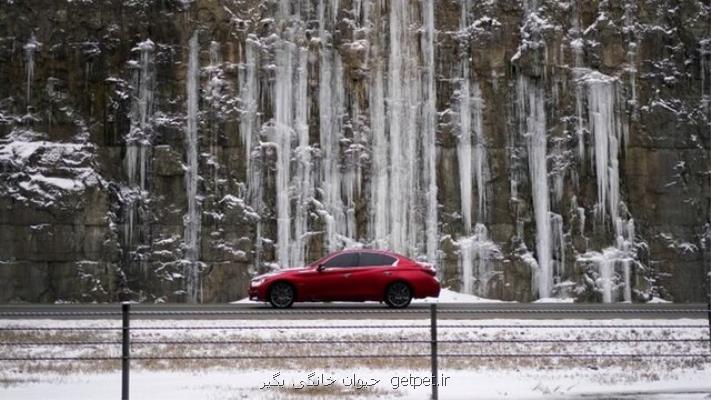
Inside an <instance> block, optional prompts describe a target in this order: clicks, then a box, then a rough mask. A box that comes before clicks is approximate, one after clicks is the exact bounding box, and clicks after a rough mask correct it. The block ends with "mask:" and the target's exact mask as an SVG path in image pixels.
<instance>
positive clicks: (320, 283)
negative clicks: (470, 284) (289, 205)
mask: <svg viewBox="0 0 711 400" xmlns="http://www.w3.org/2000/svg"><path fill="white" fill-rule="evenodd" d="M435 275H436V274H435V270H434V268H432V267H431V266H429V265H427V264H422V263H418V262H416V261H413V260H411V259H409V258H407V257H404V256H401V255H399V254H395V253H391V252H386V251H378V250H347V251H341V252H337V253H333V254H329V255H327V256H326V257H324V258H322V259H320V260H318V261H316V262H314V263H312V264H311V265H308V266H306V267H304V268H293V269H284V270H281V271H277V272H272V273H268V274H264V275H259V276H257V277H255V278H254V279H252V281H251V284H250V287H249V298H250V300H256V301H268V302H269V303H271V305H272V306H273V307H276V308H286V307H290V306H291V305H292V304H293V303H294V302H301V301H369V300H370V301H384V302H385V303H387V305H389V306H390V307H394V308H402V307H407V306H408V305H409V304H410V301H411V300H412V299H413V298H423V297H437V296H439V290H440V286H439V281H438V280H437V278H436V276H435Z"/></svg>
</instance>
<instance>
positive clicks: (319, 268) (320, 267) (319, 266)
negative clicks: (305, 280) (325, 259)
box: [316, 264, 326, 272]
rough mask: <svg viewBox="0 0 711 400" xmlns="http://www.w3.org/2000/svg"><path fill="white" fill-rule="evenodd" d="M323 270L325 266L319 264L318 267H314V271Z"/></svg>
mask: <svg viewBox="0 0 711 400" xmlns="http://www.w3.org/2000/svg"><path fill="white" fill-rule="evenodd" d="M325 268H326V266H325V265H323V264H319V265H318V267H316V271H318V272H321V271H323V270H324V269H325Z"/></svg>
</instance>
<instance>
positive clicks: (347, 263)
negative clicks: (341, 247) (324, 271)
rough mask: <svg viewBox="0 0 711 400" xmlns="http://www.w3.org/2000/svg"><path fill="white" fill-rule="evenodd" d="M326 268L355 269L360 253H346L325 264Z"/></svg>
mask: <svg viewBox="0 0 711 400" xmlns="http://www.w3.org/2000/svg"><path fill="white" fill-rule="evenodd" d="M323 265H324V267H327V268H328V267H355V266H357V265H358V253H345V254H341V255H338V256H335V257H333V258H332V259H330V260H328V261H326V263H325V264H323Z"/></svg>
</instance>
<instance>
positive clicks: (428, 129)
mask: <svg viewBox="0 0 711 400" xmlns="http://www.w3.org/2000/svg"><path fill="white" fill-rule="evenodd" d="M422 15H423V20H424V34H423V35H422V37H421V40H422V57H423V66H422V68H423V70H424V71H423V73H424V83H423V86H422V93H423V94H422V97H423V99H422V102H423V106H422V114H423V116H422V118H423V124H422V125H423V127H422V131H423V136H424V137H423V144H422V149H423V153H424V155H423V164H424V183H423V188H424V189H425V209H426V216H425V229H426V249H427V260H428V261H429V262H432V263H434V262H435V261H436V257H437V248H438V244H437V242H438V241H437V236H438V234H437V233H438V229H437V165H436V158H437V155H436V151H437V150H436V146H435V138H436V132H435V128H436V126H435V125H436V118H437V117H436V113H437V110H436V107H435V103H436V100H437V93H436V87H435V78H434V77H435V62H434V51H435V50H434V35H435V29H434V20H435V18H434V0H424V1H423V6H422ZM479 110H481V108H479ZM479 115H480V114H479ZM413 141H414V139H413ZM479 191H480V192H481V191H482V186H479ZM480 207H481V204H480Z"/></svg>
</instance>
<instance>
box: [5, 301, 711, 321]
mask: <svg viewBox="0 0 711 400" xmlns="http://www.w3.org/2000/svg"><path fill="white" fill-rule="evenodd" d="M120 309H121V306H120V304H61V305H52V304H31V305H28V304H6V305H0V320H1V319H26V318H43V319H47V318H51V319H104V318H120V316H121V314H120ZM437 312H438V318H440V319H442V318H444V319H517V320H519V319H678V318H698V319H707V318H709V312H708V311H707V305H706V304H622V303H617V304H571V303H534V304H523V303H439V304H438V307H437ZM429 313H430V305H429V304H424V303H413V304H412V305H410V307H408V308H407V309H405V310H391V309H389V308H387V307H386V306H384V305H381V304H378V303H323V304H322V303H306V304H296V305H295V306H294V307H292V308H291V309H288V310H274V309H272V308H271V307H269V306H268V305H266V304H263V303H239V304H200V305H188V304H157V305H154V304H150V305H148V304H132V305H131V314H132V315H131V319H142V318H145V319H159V318H160V319H185V320H190V319H225V320H235V319H289V320H313V319H380V320H385V319H423V318H429Z"/></svg>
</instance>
